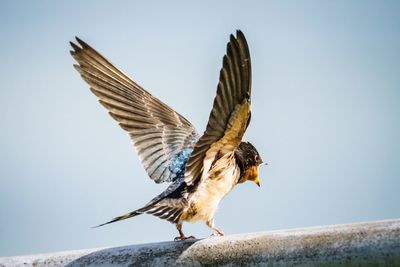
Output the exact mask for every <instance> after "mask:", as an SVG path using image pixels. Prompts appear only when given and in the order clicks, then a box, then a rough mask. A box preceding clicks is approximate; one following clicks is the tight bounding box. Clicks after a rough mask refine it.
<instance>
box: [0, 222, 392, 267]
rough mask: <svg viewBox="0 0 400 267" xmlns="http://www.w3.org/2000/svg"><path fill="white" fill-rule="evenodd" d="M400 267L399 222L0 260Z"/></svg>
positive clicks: (75, 263) (64, 263)
mask: <svg viewBox="0 0 400 267" xmlns="http://www.w3.org/2000/svg"><path fill="white" fill-rule="evenodd" d="M162 265H175V266H176V265H181V266H237V265H239V266H240V265H242V266H244V265H246V266H287V265H289V266H293V265H295V266H400V219H398V220H387V221H377V222H366V223H356V224H347V225H334V226H322V227H314V228H304V229H291V230H282V231H273V232H263V233H252V234H239V235H231V236H227V237H210V238H206V239H202V240H187V241H184V242H163V243H154V244H143V245H133V246H125V247H117V248H104V249H91V250H81V251H69V252H61V253H51V254H42V255H32V256H20V257H8V258H0V266H162Z"/></svg>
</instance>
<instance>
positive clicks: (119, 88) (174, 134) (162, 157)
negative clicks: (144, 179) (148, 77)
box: [71, 38, 198, 183]
mask: <svg viewBox="0 0 400 267" xmlns="http://www.w3.org/2000/svg"><path fill="white" fill-rule="evenodd" d="M77 42H78V44H79V45H80V46H78V45H76V44H74V43H71V46H72V48H73V51H71V55H72V56H73V57H74V58H75V60H76V61H77V62H78V64H77V65H74V66H75V68H76V69H77V70H78V72H79V73H80V74H81V76H82V78H83V79H84V80H85V81H86V82H87V83H88V84H89V85H90V87H91V90H92V92H93V93H94V94H95V95H96V96H97V97H98V98H99V101H100V103H101V104H102V105H103V106H104V107H105V108H107V109H108V111H109V113H110V115H111V116H112V117H113V118H114V119H115V120H116V121H118V122H119V125H120V126H121V127H122V128H123V129H124V130H126V131H127V132H128V133H129V136H130V137H131V140H132V142H133V145H134V147H135V148H136V150H137V152H138V154H139V158H140V160H141V162H142V164H143V166H144V168H145V170H146V172H147V173H148V175H149V176H150V178H151V179H153V180H154V181H155V182H157V183H159V182H164V181H173V180H174V179H176V178H177V177H178V176H179V175H182V173H183V171H181V170H180V169H179V168H177V167H176V166H175V165H176V162H175V161H176V159H177V158H178V159H179V160H182V161H184V160H186V159H185V158H184V157H185V156H186V155H188V154H189V152H185V154H183V155H182V154H181V153H182V151H183V150H184V149H186V148H187V149H189V151H190V150H191V149H192V148H193V146H194V143H195V141H196V140H197V138H198V134H197V132H196V130H195V128H194V127H193V126H192V124H190V122H189V121H188V120H186V119H185V118H184V117H183V116H181V115H180V114H178V113H177V112H175V111H174V110H173V109H172V108H170V107H169V106H167V105H166V104H164V103H163V102H161V101H160V100H158V99H157V98H155V97H154V96H152V95H151V94H150V93H148V92H147V91H146V90H144V89H143V88H142V87H140V86H139V85H138V84H136V83H135V82H134V81H133V80H131V79H130V78H129V77H128V76H127V75H126V74H125V73H123V72H122V71H121V70H119V69H117V68H116V67H115V66H114V65H112V64H111V63H110V62H109V61H108V60H107V59H105V58H104V57H103V56H101V55H100V54H99V53H98V52H97V51H95V50H94V49H93V48H91V47H90V46H89V45H88V44H86V43H85V42H83V41H82V40H80V39H79V38H77ZM178 163H179V164H180V162H178ZM174 164H175V165H174ZM178 167H179V166H178Z"/></svg>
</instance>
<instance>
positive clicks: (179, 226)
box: [174, 223, 195, 241]
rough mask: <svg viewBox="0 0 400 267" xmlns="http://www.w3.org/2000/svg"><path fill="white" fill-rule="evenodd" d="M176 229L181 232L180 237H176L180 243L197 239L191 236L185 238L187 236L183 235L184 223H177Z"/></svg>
mask: <svg viewBox="0 0 400 267" xmlns="http://www.w3.org/2000/svg"><path fill="white" fill-rule="evenodd" d="M176 229H178V232H179V236H177V237H175V239H174V240H175V241H179V240H186V239H189V238H195V237H194V236H192V235H191V236H189V237H186V236H185V234H184V233H183V231H182V223H177V224H176Z"/></svg>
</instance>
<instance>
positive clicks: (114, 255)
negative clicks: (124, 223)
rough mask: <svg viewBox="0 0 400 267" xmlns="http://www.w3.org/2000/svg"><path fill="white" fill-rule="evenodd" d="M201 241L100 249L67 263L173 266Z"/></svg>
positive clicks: (193, 240) (190, 240) (81, 264)
mask: <svg viewBox="0 0 400 267" xmlns="http://www.w3.org/2000/svg"><path fill="white" fill-rule="evenodd" d="M200 240H201V239H195V238H193V239H192V238H191V239H186V240H185V241H169V242H160V243H149V244H140V245H129V246H123V247H115V248H105V249H100V250H97V251H94V252H91V253H89V254H86V255H84V256H82V257H79V258H77V259H75V260H73V261H72V262H70V263H68V264H67V265H66V266H67V267H75V266H110V265H113V266H160V265H161V266H162V265H174V264H175V263H176V262H177V261H178V259H179V257H180V255H181V254H182V253H183V252H185V251H186V250H187V249H188V248H190V247H191V246H192V245H193V244H195V243H196V242H198V241H200Z"/></svg>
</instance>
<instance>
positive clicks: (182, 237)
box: [174, 235, 196, 241]
mask: <svg viewBox="0 0 400 267" xmlns="http://www.w3.org/2000/svg"><path fill="white" fill-rule="evenodd" d="M187 239H196V237H194V236H192V235H191V236H188V237H186V236H177V237H175V238H174V241H185V240H187Z"/></svg>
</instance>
